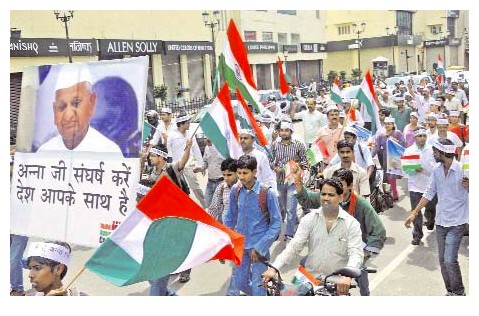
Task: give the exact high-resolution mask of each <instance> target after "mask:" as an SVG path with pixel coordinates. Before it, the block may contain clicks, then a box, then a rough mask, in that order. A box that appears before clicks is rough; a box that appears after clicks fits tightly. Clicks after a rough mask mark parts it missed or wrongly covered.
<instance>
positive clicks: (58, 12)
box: [53, 10, 74, 63]
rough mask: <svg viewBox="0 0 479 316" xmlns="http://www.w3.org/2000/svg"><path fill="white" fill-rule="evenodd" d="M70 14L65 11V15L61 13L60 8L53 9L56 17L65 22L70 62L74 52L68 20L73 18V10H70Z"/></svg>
mask: <svg viewBox="0 0 479 316" xmlns="http://www.w3.org/2000/svg"><path fill="white" fill-rule="evenodd" d="M68 12H69V15H67V14H66V13H65V12H63V16H61V15H60V11H58V10H55V11H53V14H55V18H56V19H57V20H59V21H60V22H63V24H65V33H66V37H67V49H68V62H69V63H72V62H73V60H72V52H71V49H70V36H69V34H68V21H70V20H71V19H73V12H74V11H73V10H69V11H68Z"/></svg>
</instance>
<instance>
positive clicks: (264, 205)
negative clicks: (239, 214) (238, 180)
mask: <svg viewBox="0 0 479 316" xmlns="http://www.w3.org/2000/svg"><path fill="white" fill-rule="evenodd" d="M241 187H242V186H241V185H238V186H237V187H236V190H235V203H236V206H238V197H239V192H240V190H241ZM269 188H270V187H269V186H266V185H264V184H261V188H260V190H259V196H258V202H259V208H260V210H261V212H263V214H264V215H265V216H266V220H267V221H268V224H269V210H268V190H269Z"/></svg>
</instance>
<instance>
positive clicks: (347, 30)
mask: <svg viewBox="0 0 479 316" xmlns="http://www.w3.org/2000/svg"><path fill="white" fill-rule="evenodd" d="M343 34H351V26H350V25H346V26H338V35H343Z"/></svg>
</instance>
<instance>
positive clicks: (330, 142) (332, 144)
mask: <svg viewBox="0 0 479 316" xmlns="http://www.w3.org/2000/svg"><path fill="white" fill-rule="evenodd" d="M326 116H327V118H328V121H329V123H328V124H327V125H325V126H323V127H321V128H320V129H319V131H318V134H317V135H316V140H315V141H318V140H321V141H322V142H323V143H324V144H325V145H326V148H327V150H328V154H329V155H328V156H327V157H324V159H323V165H324V167H325V166H326V165H328V164H329V161H330V160H331V158H332V157H333V156H334V155H335V154H336V153H337V149H336V144H337V143H338V142H339V141H340V140H341V139H344V128H343V126H342V125H341V124H339V110H338V107H337V106H336V105H334V104H331V105H329V106H328V107H327V108H326ZM323 170H324V169H323ZM320 171H322V170H320Z"/></svg>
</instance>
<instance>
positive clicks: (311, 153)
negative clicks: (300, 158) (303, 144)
mask: <svg viewBox="0 0 479 316" xmlns="http://www.w3.org/2000/svg"><path fill="white" fill-rule="evenodd" d="M306 158H307V159H308V161H309V164H310V165H311V166H314V165H315V164H317V163H319V162H320V161H321V160H318V159H317V158H316V155H315V153H314V151H313V150H312V149H311V148H308V149H307V150H306Z"/></svg>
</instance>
